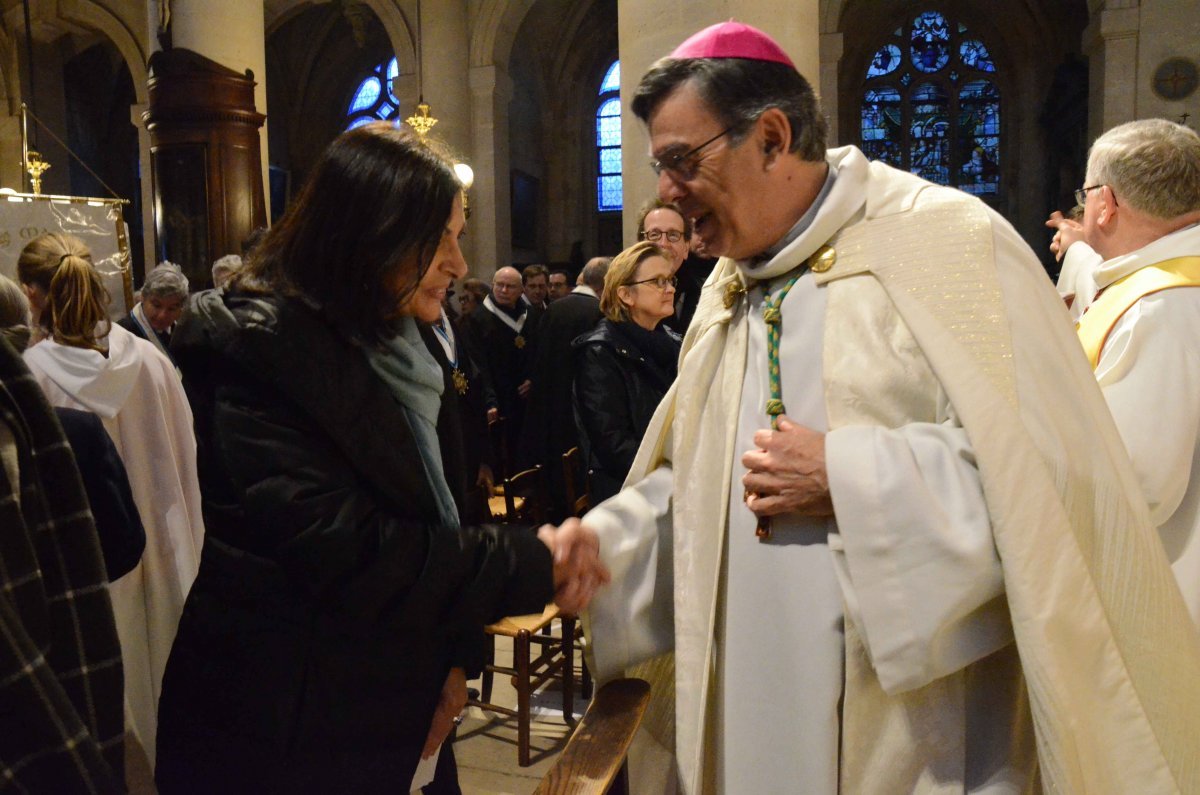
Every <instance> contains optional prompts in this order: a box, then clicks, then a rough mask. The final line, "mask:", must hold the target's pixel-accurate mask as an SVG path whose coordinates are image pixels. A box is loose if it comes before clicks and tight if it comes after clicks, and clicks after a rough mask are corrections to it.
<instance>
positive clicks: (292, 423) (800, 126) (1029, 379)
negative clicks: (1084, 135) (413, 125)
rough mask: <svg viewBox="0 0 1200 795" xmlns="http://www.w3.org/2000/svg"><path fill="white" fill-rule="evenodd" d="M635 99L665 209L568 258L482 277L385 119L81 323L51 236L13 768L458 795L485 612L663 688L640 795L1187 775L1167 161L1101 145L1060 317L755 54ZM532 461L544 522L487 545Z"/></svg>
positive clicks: (1167, 146) (1183, 382)
mask: <svg viewBox="0 0 1200 795" xmlns="http://www.w3.org/2000/svg"><path fill="white" fill-rule="evenodd" d="M632 108H633V112H634V113H635V115H636V116H637V117H638V118H639V119H640V120H641V121H642V122H644V123H645V124H646V126H647V129H648V131H649V137H650V145H651V150H652V156H653V158H654V160H653V167H654V169H655V171H656V173H657V175H658V196H657V197H656V198H654V199H652V200H651V201H649V202H648V203H647V204H646V205H645V206H644V207H643V209H642V211H641V212H640V214H639V217H638V223H637V232H638V242H637V243H635V244H634V245H632V246H630V247H629V248H627V249H625V250H624V251H621V252H618V253H615V254H614V255H613V256H612V257H611V258H610V257H606V256H605V257H596V258H594V259H592V260H590V261H588V262H587V263H586V264H584V265H583V266H582V267H581V268H580V269H579V270H578V272H577V273H576V272H575V271H574V270H572V269H569V268H558V267H555V268H553V269H551V268H549V267H547V266H545V265H541V264H536V263H535V264H526V265H524V266H523V267H518V266H507V265H506V266H503V267H499V268H497V269H496V270H495V272H494V274H493V275H492V277H491V281H490V284H489V283H487V282H485V281H482V280H480V279H478V278H472V277H469V272H470V270H471V268H470V264H469V263H467V262H466V261H465V259H464V256H463V252H462V250H461V248H460V240H461V237H462V235H463V234H465V231H466V227H467V217H466V214H465V210H464V188H463V185H462V184H461V183H460V182H459V179H458V178H457V177H456V175H455V171H454V164H453V161H452V159H451V158H450V156H449V155H448V154H447V153H446V152H444V151H443V150H442V149H441V148H440V147H439V145H437V144H436V143H434V142H430V141H426V140H424V139H422V138H419V137H417V136H415V135H412V134H410V133H408V132H405V131H404V130H403V129H402V128H400V127H397V126H396V125H393V124H390V123H386V122H380V123H373V124H368V125H365V126H362V127H359V128H357V129H354V130H352V131H349V132H346V133H344V134H342V135H341V136H339V137H338V138H337V139H336V140H335V141H334V142H333V144H331V145H330V147H329V148H328V149H327V150H326V151H325V153H324V154H323V155H322V156H321V158H320V160H319V162H318V163H317V165H316V166H315V168H314V169H313V172H312V175H311V177H310V179H309V181H308V183H307V184H306V185H305V186H304V188H303V189H302V191H301V193H300V194H299V196H298V197H297V198H296V199H295V200H294V201H293V202H292V203H291V205H290V206H289V207H288V209H287V212H286V213H285V214H284V216H283V217H282V218H281V219H280V221H279V222H278V223H276V224H275V225H274V226H273V227H272V228H271V229H270V230H269V231H267V232H266V233H265V234H264V235H262V237H261V240H258V241H256V243H255V245H254V247H253V248H252V249H251V250H248V251H247V252H246V253H245V257H244V259H243V257H240V256H230V257H223V258H222V259H220V260H218V261H217V262H216V263H214V264H213V266H212V282H213V287H212V288H211V289H203V290H194V289H193V287H194V285H191V284H189V282H188V279H187V277H186V276H185V275H184V272H183V269H181V268H180V267H178V266H177V265H174V264H172V263H169V262H164V263H162V264H160V265H158V266H157V267H155V268H153V269H152V270H150V272H149V273H147V275H146V278H145V280H144V283H143V284H142V285H141V290H140V297H139V300H138V301H137V303H136V304H135V305H134V306H133V308H132V309H131V311H130V312H129V313H128V316H127V317H124V318H121V319H119V320H117V321H115V322H114V321H113V320H111V319H110V297H109V296H108V295H107V293H106V291H105V288H104V286H103V284H102V282H101V279H100V276H99V274H98V272H97V270H96V268H95V265H94V263H93V262H92V259H91V254H90V253H89V251H88V250H87V248H86V246H85V245H84V244H83V243H82V242H81V241H79V240H78V239H76V238H74V237H72V236H70V235H67V234H60V233H47V234H44V235H41V236H39V237H37V238H36V239H34V240H32V241H31V242H30V243H29V244H28V245H27V246H26V247H25V249H24V250H23V251H22V253H21V256H20V258H19V261H18V265H17V282H19V285H18V284H17V283H14V282H13V281H11V280H7V279H5V278H4V277H0V463H2V464H3V469H2V473H3V475H4V477H3V478H0V517H2V519H3V527H4V531H3V534H0V563H2V564H3V565H2V567H0V575H2V577H3V580H4V582H3V592H4V594H5V598H4V599H3V600H0V629H3V630H4V641H3V643H2V644H0V648H2V649H3V651H4V653H3V655H0V660H3V664H2V665H3V667H0V713H2V714H4V715H5V716H6V717H5V718H4V721H7V723H6V724H5V726H4V729H5V731H4V732H3V734H4V737H5V739H4V740H3V742H0V768H2V769H3V773H4V775H5V777H6V779H7V780H8V781H9V782H10V783H12V782H16V783H19V785H20V787H21V788H22V789H23V790H24V791H31V792H51V791H53V792H74V791H91V792H121V791H124V789H125V776H126V766H127V764H129V765H138V766H145V767H146V768H148V769H149V770H152V771H153V775H154V778H155V783H156V785H157V787H158V789H159V791H161V792H163V793H167V794H168V795H169V794H170V793H191V792H196V793H211V792H243V791H245V792H249V791H266V792H275V791H281V792H326V791H354V792H374V791H394V790H396V789H397V788H399V789H401V790H402V791H407V789H405V788H404V786H403V785H404V783H406V782H409V781H411V780H412V778H413V774H414V770H415V769H416V767H417V764H418V761H419V760H421V759H432V758H434V757H436V771H435V773H434V774H433V781H432V782H431V783H430V784H429V785H428V787H427V788H426V790H425V791H426V792H427V793H435V792H436V793H454V792H457V791H458V785H457V770H456V762H455V759H454V754H453V750H452V744H451V743H449V742H447V739H448V738H451V736H452V732H453V728H454V725H455V723H456V719H457V718H458V716H459V714H460V712H461V711H462V710H463V708H464V705H465V704H466V701H467V690H466V682H467V681H468V680H469V679H470V678H472V677H474V676H476V675H477V674H478V673H479V671H480V670H481V668H482V666H483V664H484V659H485V638H484V634H483V628H484V626H485V625H486V624H488V623H490V622H492V621H495V620H497V619H499V618H500V617H502V616H504V615H513V614H522V613H530V612H538V611H540V610H542V608H543V607H544V605H545V604H546V603H548V602H550V601H554V602H556V603H557V604H558V605H559V606H560V607H562V608H563V609H564V610H567V611H571V612H579V611H586V618H587V620H586V626H587V630H588V647H589V661H590V664H591V667H592V670H593V673H594V674H595V675H596V676H597V678H598V679H600V680H604V679H607V678H612V677H615V676H619V675H622V674H623V673H625V672H627V671H631V670H633V671H636V672H638V674H639V675H643V676H645V677H646V678H648V679H650V680H651V683H652V685H653V687H654V690H653V692H654V698H655V699H657V700H658V702H659V706H661V708H654V709H652V710H651V711H650V715H651V716H652V717H651V718H649V719H648V721H647V724H646V727H645V728H646V731H645V732H643V733H642V734H641V735H639V739H638V744H637V751H636V753H635V754H634V755H633V756H631V769H630V774H631V784H632V785H633V789H634V791H637V792H647V793H659V792H687V793H699V792H717V793H720V792H725V793H741V792H756V793H758V792H763V793H766V792H791V791H796V787H797V786H801V787H802V788H803V790H804V791H806V792H820V793H834V792H855V793H874V792H893V791H894V792H930V791H941V790H943V789H946V790H948V791H949V790H953V791H970V792H984V791H1005V792H1010V791H1011V792H1027V791H1032V790H1033V789H1035V788H1036V787H1038V786H1042V787H1045V788H1046V789H1048V790H1050V791H1055V792H1081V793H1082V792H1088V793H1095V792H1112V793H1121V792H1132V791H1139V792H1175V791H1181V792H1200V772H1198V771H1200V763H1198V754H1200V752H1198V751H1197V746H1196V743H1195V737H1196V736H1197V735H1198V734H1200V631H1198V628H1200V402H1197V400H1196V396H1197V395H1198V394H1200V344H1198V340H1200V136H1197V135H1196V133H1195V132H1194V131H1192V130H1190V129H1188V128H1186V127H1184V126H1182V125H1179V124H1175V123H1172V122H1167V121H1162V120H1145V121H1135V122H1130V123H1128V124H1124V125H1121V126H1118V127H1116V128H1114V129H1112V130H1109V131H1108V132H1106V133H1105V134H1104V135H1102V136H1100V137H1099V138H1098V139H1097V140H1096V141H1095V142H1094V144H1093V146H1092V148H1091V150H1090V153H1089V157H1088V164H1087V181H1086V184H1085V185H1083V186H1081V188H1080V189H1079V191H1077V192H1076V198H1077V201H1078V206H1077V208H1076V209H1075V211H1074V212H1073V213H1070V214H1069V215H1068V216H1064V215H1063V214H1061V213H1057V212H1056V213H1054V214H1053V215H1052V216H1051V217H1050V219H1049V220H1048V221H1047V225H1048V226H1049V227H1051V228H1053V229H1054V237H1053V239H1052V241H1051V250H1052V251H1053V252H1054V254H1055V255H1056V257H1058V258H1059V259H1062V260H1064V267H1063V270H1062V275H1061V276H1060V279H1059V290H1058V294H1056V293H1055V290H1054V286H1053V284H1052V283H1051V282H1050V281H1049V280H1048V279H1047V278H1046V274H1045V271H1044V270H1043V269H1042V267H1041V265H1040V264H1039V262H1038V260H1037V258H1036V257H1035V256H1034V254H1033V252H1032V251H1031V249H1030V248H1029V246H1028V245H1027V244H1026V243H1025V242H1024V241H1023V240H1021V238H1020V237H1019V236H1018V235H1017V234H1016V232H1015V231H1014V230H1013V229H1012V227H1011V226H1010V225H1009V224H1008V223H1007V222H1006V221H1005V220H1004V219H1003V218H1001V217H1000V216H999V215H998V214H997V213H995V212H994V211H993V210H991V209H990V208H988V207H987V206H986V205H985V204H983V203H982V202H980V201H979V200H978V199H976V198H974V197H971V196H968V195H966V194H964V193H960V192H958V191H955V190H952V189H948V188H943V187H939V186H935V185H932V184H930V183H928V182H925V181H923V180H921V179H919V178H917V177H915V176H913V175H911V174H907V173H904V172H901V171H897V170H895V169H892V168H890V167H888V166H886V165H883V164H881V163H873V162H869V161H867V160H866V158H865V157H864V156H863V154H862V153H861V152H860V151H859V150H858V149H856V148H855V147H842V148H836V149H828V148H827V146H826V140H825V137H826V134H825V125H824V121H823V118H822V116H821V114H820V110H819V108H818V105H817V101H816V98H815V96H814V94H813V91H812V88H811V86H810V85H809V83H808V81H807V80H805V78H804V77H803V76H801V75H800V73H799V72H798V71H797V70H796V68H795V66H794V65H793V64H792V62H791V59H790V58H789V57H788V55H787V54H786V53H785V52H784V51H783V50H782V49H781V48H780V47H779V46H778V44H776V43H775V42H774V41H773V40H771V39H770V38H769V37H768V36H767V35H766V34H764V33H762V32H761V31H758V30H756V29H754V28H751V27H748V26H746V25H742V24H739V23H735V22H727V23H721V24H719V25H715V26H713V27H711V28H707V29H705V30H703V31H700V32H699V33H697V34H696V35H695V36H693V37H691V38H690V39H688V40H687V41H685V42H684V43H683V44H681V45H679V47H678V48H676V49H675V50H674V51H673V52H672V53H671V54H670V55H669V56H667V57H665V58H663V59H661V60H660V61H658V62H657V63H655V64H654V65H653V66H652V67H651V68H650V70H649V71H648V72H647V73H646V74H645V75H644V76H643V77H642V79H641V81H640V83H639V85H638V87H637V90H636V92H635V96H634V99H633V103H632ZM713 256H720V257H721V259H720V260H719V261H716V260H713V259H711V257H713ZM572 277H574V278H572ZM455 299H457V300H455ZM1072 323H1074V326H1073V325H1072ZM576 447H577V448H579V450H580V451H581V456H580V457H581V460H582V461H583V462H584V466H583V470H584V471H583V472H580V473H579V474H580V475H581V476H582V477H585V478H586V481H585V482H586V483H587V487H588V489H589V492H590V498H591V502H592V504H593V505H594V506H595V507H594V508H593V509H592V510H591V511H590V512H589V513H587V514H586V515H585V516H584V517H583V518H582V520H581V519H580V518H576V517H571V516H569V514H570V513H571V506H569V505H568V501H567V484H566V482H565V480H566V478H567V477H568V474H567V473H565V472H564V470H563V469H562V464H561V461H562V457H563V454H564V453H566V452H567V451H568V450H570V449H572V448H576ZM535 465H540V466H541V467H542V468H543V470H544V472H545V473H546V476H547V483H548V486H549V494H548V497H549V506H548V507H549V515H550V519H551V523H549V524H545V525H543V526H541V527H531V528H528V529H527V530H526V529H523V528H514V527H500V526H497V525H495V524H494V523H493V516H492V513H491V510H490V508H489V507H488V498H489V497H491V496H492V494H493V493H494V489H495V487H496V483H497V482H498V481H499V480H500V479H502V478H503V477H505V476H506V475H508V474H511V473H513V472H515V471H516V470H518V469H522V468H525V467H530V466H535ZM17 726H20V731H16V728H15V727H17ZM797 782H801V784H797Z"/></svg>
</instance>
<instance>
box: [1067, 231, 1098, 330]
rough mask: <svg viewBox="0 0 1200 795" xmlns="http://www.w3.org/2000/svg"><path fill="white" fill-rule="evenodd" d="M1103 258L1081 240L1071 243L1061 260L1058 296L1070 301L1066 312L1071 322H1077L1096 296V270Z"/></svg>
mask: <svg viewBox="0 0 1200 795" xmlns="http://www.w3.org/2000/svg"><path fill="white" fill-rule="evenodd" d="M1103 260H1104V258H1103V257H1101V256H1100V255H1099V254H1097V253H1096V250H1095V249H1094V248H1092V247H1091V246H1089V245H1088V244H1087V243H1085V242H1084V241H1082V240H1079V241H1076V242H1075V243H1072V244H1071V245H1070V246H1069V247H1068V248H1067V251H1066V253H1065V254H1063V258H1062V269H1061V270H1059V272H1058V282H1057V283H1056V285H1055V286H1056V287H1057V288H1058V294H1059V295H1061V296H1062V297H1063V298H1064V299H1065V298H1067V297H1068V296H1074V297H1073V298H1072V299H1071V306H1070V309H1069V310H1068V311H1069V312H1070V313H1071V319H1072V320H1079V317H1080V315H1082V314H1083V312H1084V310H1085V309H1087V308H1088V305H1089V304H1091V303H1092V300H1093V297H1094V296H1095V295H1096V269H1097V268H1099V267H1100V264H1101V262H1103Z"/></svg>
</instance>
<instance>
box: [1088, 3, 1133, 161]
mask: <svg viewBox="0 0 1200 795" xmlns="http://www.w3.org/2000/svg"><path fill="white" fill-rule="evenodd" d="M1093 6H1094V7H1093V9H1092V17H1091V22H1090V23H1089V24H1088V26H1087V29H1086V30H1084V32H1083V51H1084V53H1085V54H1086V55H1087V56H1088V73H1089V74H1088V84H1089V85H1088V138H1089V139H1090V140H1095V139H1096V138H1097V137H1098V136H1099V135H1100V134H1101V133H1103V132H1104V131H1105V130H1107V129H1110V128H1112V127H1115V126H1116V125H1118V124H1122V123H1124V122H1127V121H1132V120H1133V119H1135V118H1137V83H1138V80H1139V79H1140V76H1139V75H1138V38H1139V29H1140V26H1139V19H1138V12H1139V9H1138V0H1107V2H1104V0H1101V2H1098V3H1093Z"/></svg>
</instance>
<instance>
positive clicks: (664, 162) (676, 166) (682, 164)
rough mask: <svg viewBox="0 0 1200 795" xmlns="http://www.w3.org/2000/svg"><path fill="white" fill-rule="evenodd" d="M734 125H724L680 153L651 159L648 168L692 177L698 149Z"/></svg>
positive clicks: (683, 178) (658, 171) (682, 176)
mask: <svg viewBox="0 0 1200 795" xmlns="http://www.w3.org/2000/svg"><path fill="white" fill-rule="evenodd" d="M736 126H737V125H733V126H732V127H726V128H725V129H724V130H721V132H719V133H717V134H716V135H714V136H713V137H712V138H709V139H708V140H707V141H705V142H704V143H702V144H700V145H699V146H696V147H693V148H691V149H689V150H687V151H686V152H684V153H683V154H681V155H667V156H666V157H663V158H661V159H659V160H651V161H650V168H652V169H654V173H655V174H662V173H663V172H664V171H669V172H671V173H672V174H674V175H675V176H676V177H678V178H679V179H682V180H689V179H692V178H693V177H695V176H696V155H698V154H700V150H701V149H703V148H704V147H706V146H708V145H709V144H711V143H713V142H714V141H716V140H717V139H718V138H721V137H722V136H725V135H728V134H729V133H731V132H733V130H734V128H735V127H736Z"/></svg>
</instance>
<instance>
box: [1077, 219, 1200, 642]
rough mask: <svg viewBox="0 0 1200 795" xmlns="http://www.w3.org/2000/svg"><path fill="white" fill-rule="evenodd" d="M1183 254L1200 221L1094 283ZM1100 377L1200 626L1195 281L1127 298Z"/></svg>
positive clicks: (1199, 350) (1197, 247)
mask: <svg viewBox="0 0 1200 795" xmlns="http://www.w3.org/2000/svg"><path fill="white" fill-rule="evenodd" d="M1071 248H1074V246H1072V247H1071ZM1180 257H1197V258H1200V225H1198V224H1193V225H1191V226H1188V227H1185V228H1183V229H1179V230H1177V231H1175V232H1172V233H1171V234H1169V235H1164V236H1163V237H1160V238H1159V239H1157V240H1155V241H1154V242H1152V243H1150V244H1148V245H1146V246H1144V247H1142V248H1140V249H1138V250H1137V251H1133V252H1130V253H1129V254H1125V255H1122V256H1120V257H1114V258H1113V259H1110V260H1107V261H1105V262H1104V264H1103V265H1101V266H1100V267H1099V268H1098V269H1097V271H1096V274H1095V281H1096V284H1097V286H1098V288H1110V287H1111V286H1112V285H1115V284H1116V283H1117V282H1119V281H1121V280H1122V279H1124V278H1125V277H1127V276H1130V275H1132V274H1134V273H1137V272H1139V271H1142V270H1143V269H1144V268H1146V267H1147V266H1151V265H1157V264H1159V263H1163V262H1166V261H1169V260H1175V259H1177V258H1180ZM1195 270H1196V269H1195V268H1193V271H1195ZM1114 296H1115V292H1114ZM1096 308H1097V309H1100V308H1101V307H1100V305H1099V304H1098V305H1097V307H1096ZM1088 319H1091V318H1090V317H1089V318H1088ZM1085 322H1086V321H1085ZM1081 328H1082V326H1081ZM1096 380H1097V381H1099V383H1100V389H1101V390H1102V391H1103V392H1104V398H1105V400H1107V401H1108V407H1109V408H1110V409H1112V413H1113V417H1114V418H1115V419H1116V421H1117V429H1118V430H1119V431H1120V432H1121V438H1122V439H1123V440H1124V442H1125V447H1126V448H1127V449H1128V450H1129V456H1130V458H1132V459H1133V468H1134V470H1135V471H1136V472H1137V476H1138V481H1139V482H1140V483H1141V484H1142V491H1143V493H1144V494H1145V496H1146V502H1148V503H1149V504H1150V519H1151V521H1152V522H1154V524H1155V525H1157V526H1158V532H1159V535H1160V536H1161V538H1162V542H1163V547H1164V548H1165V549H1166V553H1167V558H1168V559H1169V560H1170V561H1171V568H1172V569H1173V570H1174V572H1175V577H1176V578H1177V579H1178V581H1179V587H1180V589H1181V590H1182V591H1183V598H1184V601H1186V602H1187V605H1188V610H1189V611H1190V612H1191V615H1192V620H1193V621H1194V622H1195V623H1196V626H1197V627H1200V399H1198V397H1197V396H1200V286H1189V287H1178V288H1170V289H1164V290H1158V291H1155V292H1152V293H1150V294H1148V295H1144V296H1143V297H1141V298H1139V299H1138V300H1137V301H1136V302H1135V303H1134V304H1133V305H1132V306H1130V307H1129V309H1128V310H1127V311H1126V312H1125V313H1124V314H1122V315H1121V316H1120V319H1119V320H1117V321H1116V323H1115V324H1113V325H1112V326H1111V329H1110V330H1108V332H1107V337H1106V338H1105V339H1104V340H1103V345H1102V347H1101V349H1100V351H1099V359H1098V362H1097V365H1096Z"/></svg>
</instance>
